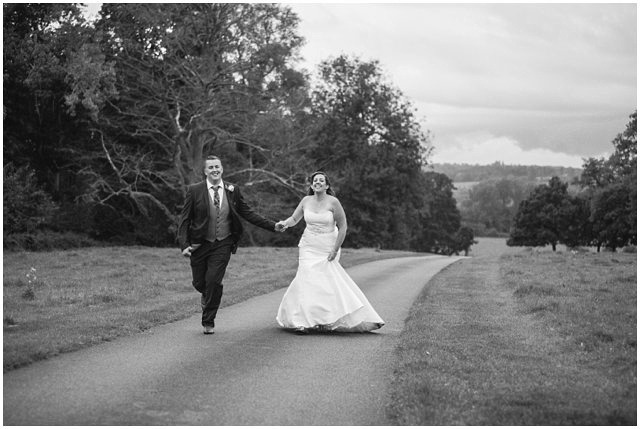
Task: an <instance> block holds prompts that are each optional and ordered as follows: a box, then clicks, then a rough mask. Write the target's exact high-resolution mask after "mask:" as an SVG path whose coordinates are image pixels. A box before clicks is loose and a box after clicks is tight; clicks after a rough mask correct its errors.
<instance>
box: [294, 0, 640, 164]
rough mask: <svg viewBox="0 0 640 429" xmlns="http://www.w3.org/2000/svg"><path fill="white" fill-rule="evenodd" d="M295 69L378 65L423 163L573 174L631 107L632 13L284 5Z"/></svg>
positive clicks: (602, 8) (621, 124)
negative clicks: (298, 62) (353, 62)
mask: <svg viewBox="0 0 640 429" xmlns="http://www.w3.org/2000/svg"><path fill="white" fill-rule="evenodd" d="M289 6H290V7H291V8H292V9H293V11H294V12H296V13H297V14H298V16H299V17H300V18H301V23H300V34H301V35H302V36H303V37H304V38H305V39H306V45H305V46H304V47H303V49H302V52H301V53H302V55H303V57H304V58H305V63H304V66H305V67H306V68H308V69H309V70H310V71H313V70H315V68H316V65H317V64H318V63H319V62H320V61H321V60H325V59H327V58H329V57H335V56H337V55H340V54H348V55H357V56H358V57H360V58H361V59H362V60H367V61H368V60H374V59H375V60H378V61H380V63H381V66H382V68H383V70H385V72H386V73H387V75H388V78H389V80H390V81H391V82H392V83H393V85H394V86H396V87H397V88H398V89H399V90H400V91H402V93H403V94H404V95H405V97H406V98H407V99H408V100H409V101H410V102H411V103H412V104H413V106H414V107H416V108H417V110H418V112H417V118H418V119H419V120H420V122H421V123H422V124H423V128H424V129H425V130H429V131H430V133H431V135H432V144H433V146H435V154H434V156H433V157H432V160H433V161H434V162H458V163H471V164H489V163H492V162H495V161H502V162H504V163H507V164H523V165H531V164H537V165H558V166H572V167H581V166H582V159H583V158H586V157H600V156H607V155H608V154H609V153H610V152H611V151H612V148H613V146H612V144H611V141H612V140H613V139H614V138H615V136H616V135H617V134H618V133H620V132H622V131H624V129H625V126H626V124H627V123H628V122H629V115H630V114H631V113H633V111H634V110H636V108H637V107H636V105H637V70H636V67H637V65H636V60H637V18H636V4H635V3H626V4H624V3H623V4H620V3H618V4H606V3H604V4H602V3H601V4H589V3H569V4H552V3H546V4H545V3H543V4H509V3H502V4H482V3H468V4H448V3H405V4H391V3H374V4H371V3H331V4H326V3H325V4H311V3H293V4H292V3H289Z"/></svg>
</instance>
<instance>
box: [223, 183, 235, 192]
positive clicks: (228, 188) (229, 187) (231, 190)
mask: <svg viewBox="0 0 640 429" xmlns="http://www.w3.org/2000/svg"><path fill="white" fill-rule="evenodd" d="M224 187H225V188H227V191H229V192H233V185H224Z"/></svg>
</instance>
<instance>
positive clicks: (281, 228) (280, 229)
mask: <svg viewBox="0 0 640 429" xmlns="http://www.w3.org/2000/svg"><path fill="white" fill-rule="evenodd" d="M286 230H287V224H285V223H284V221H280V222H278V223H276V231H278V232H284V231H286Z"/></svg>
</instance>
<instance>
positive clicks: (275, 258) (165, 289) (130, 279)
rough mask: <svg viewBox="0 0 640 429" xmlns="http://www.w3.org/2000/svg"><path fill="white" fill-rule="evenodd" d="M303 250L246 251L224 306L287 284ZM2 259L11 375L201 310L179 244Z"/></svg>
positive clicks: (350, 255) (369, 257)
mask: <svg viewBox="0 0 640 429" xmlns="http://www.w3.org/2000/svg"><path fill="white" fill-rule="evenodd" d="M297 252H298V249H297V248H240V249H239V250H238V253H237V254H236V255H234V256H233V257H232V258H231V262H230V264H229V268H228V269H227V275H226V277H225V281H224V284H225V292H224V296H223V299H222V306H228V305H232V304H236V303H238V302H241V301H243V300H246V299H248V298H251V297H253V296H257V295H260V294H264V293H268V292H272V291H274V290H277V289H279V288H282V287H286V286H288V285H289V282H290V281H291V279H293V276H294V274H295V271H296V267H297ZM407 255H415V253H410V252H396V251H375V250H373V249H358V250H353V249H343V253H342V257H341V263H342V265H343V266H345V267H350V266H353V265H356V264H360V263H364V262H370V261H374V260H378V259H385V258H392V257H398V256H407ZM3 263H4V264H3V274H4V276H3V369H4V371H5V372H6V371H8V370H11V369H14V368H17V367H20V366H24V365H27V364H29V363H31V362H34V361H37V360H40V359H46V358H48V357H50V356H53V355H56V354H59V353H63V352H68V351H73V350H77V349H80V348H82V347H87V346H90V345H93V344H98V343H100V342H104V341H109V340H111V339H114V338H116V337H119V336H123V335H130V334H133V333H136V332H140V331H143V330H145V329H148V328H149V327H151V326H154V325H159V324H163V323H168V322H172V321H176V320H180V319H183V318H186V317H189V316H192V315H194V314H196V313H199V312H200V304H199V303H200V299H199V296H198V294H197V292H196V291H195V290H194V289H193V287H192V286H191V269H190V267H189V262H188V259H186V258H183V257H182V256H180V253H179V251H178V250H177V249H158V248H147V247H107V248H99V247H90V248H84V249H79V250H68V251H51V252H5V253H4V257H3ZM275 310H276V309H274V311H275Z"/></svg>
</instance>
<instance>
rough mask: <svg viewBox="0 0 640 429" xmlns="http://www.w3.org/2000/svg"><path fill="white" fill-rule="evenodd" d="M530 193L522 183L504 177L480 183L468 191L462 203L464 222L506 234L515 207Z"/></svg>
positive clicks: (528, 188) (527, 186) (514, 212)
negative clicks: (466, 197)
mask: <svg viewBox="0 0 640 429" xmlns="http://www.w3.org/2000/svg"><path fill="white" fill-rule="evenodd" d="M528 192H530V185H527V184H526V183H523V181H522V180H515V179H509V178H503V179H499V180H488V181H483V182H480V183H478V184H477V185H475V186H474V187H472V188H471V189H470V190H469V197H468V199H466V200H464V201H463V202H462V204H461V206H462V207H461V215H462V219H463V221H464V222H465V223H468V224H474V225H476V224H479V225H482V228H483V230H490V231H491V230H493V231H495V232H498V233H505V234H506V233H508V232H509V229H510V227H511V221H512V220H513V218H514V216H515V214H516V211H517V210H518V205H519V204H520V202H521V201H522V200H523V199H525V198H526V196H527V194H528Z"/></svg>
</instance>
